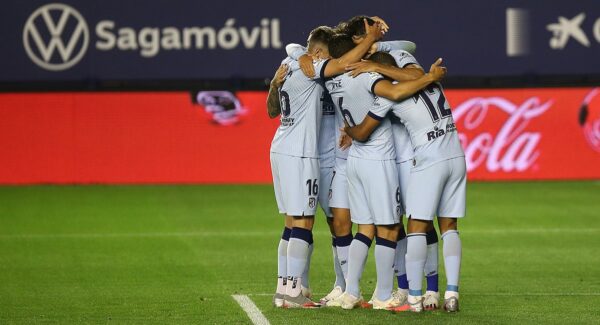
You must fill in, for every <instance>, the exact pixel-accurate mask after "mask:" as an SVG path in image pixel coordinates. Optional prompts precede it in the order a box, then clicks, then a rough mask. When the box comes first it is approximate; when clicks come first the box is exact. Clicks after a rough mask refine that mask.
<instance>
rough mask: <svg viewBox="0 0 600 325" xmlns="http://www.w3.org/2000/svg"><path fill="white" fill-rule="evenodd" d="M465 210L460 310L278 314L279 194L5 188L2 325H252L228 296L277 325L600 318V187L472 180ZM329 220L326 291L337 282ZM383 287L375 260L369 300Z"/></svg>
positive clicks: (225, 189) (252, 189)
mask: <svg viewBox="0 0 600 325" xmlns="http://www.w3.org/2000/svg"><path fill="white" fill-rule="evenodd" d="M467 206H468V217H467V218H466V219H464V220H461V221H460V222H459V229H460V233H461V238H462V243H463V264H462V274H461V311H460V312H459V313H457V314H447V313H444V312H442V311H437V312H424V313H422V314H411V313H403V314H392V313H390V312H385V311H374V310H352V311H343V310H340V309H325V308H322V309H318V310H282V309H275V308H273V307H271V296H270V294H271V293H272V292H273V291H274V289H275V284H276V283H275V282H276V252H277V243H278V240H279V236H280V233H281V229H282V222H283V220H282V218H281V217H279V216H278V215H277V212H276V207H275V201H274V197H273V190H272V188H271V186H268V185H264V186H260V185H257V186H32V187H0V323H1V324H13V323H14V324H17V323H28V324H29V323H60V324H70V323H93V324H97V323H103V324H106V323H120V324H123V323H127V324H129V323H140V324H148V323H160V324H164V323H174V324H189V323H201V324H250V323H251V322H250V319H249V318H248V316H247V315H246V313H245V312H244V311H243V310H242V309H241V308H240V306H239V305H238V304H237V303H236V302H235V301H234V300H233V299H232V297H231V295H232V294H246V295H249V297H250V298H251V299H252V300H253V301H254V303H255V304H256V305H257V306H258V308H259V309H260V310H261V311H262V313H263V314H264V315H265V317H266V318H267V319H268V320H269V321H270V322H271V323H272V324H384V323H391V322H404V321H409V322H410V323H415V324H417V323H419V324H420V323H461V324H480V323H499V324H500V323H504V324H506V323H528V324H532V323H534V324H535V323H537V324H547V323H556V324H565V323H600V182H597V181H596V182H518V183H471V184H469V188H468V202H467ZM323 218H324V217H323V215H322V214H321V213H320V212H319V215H318V221H317V223H316V226H315V251H314V255H313V263H312V270H311V279H310V281H311V287H312V289H313V291H314V292H316V293H318V294H324V293H326V292H328V291H329V290H330V289H331V286H332V284H333V270H332V261H331V246H330V238H329V235H328V231H327V227H326V224H325V221H324V219H323ZM440 246H441V245H440ZM440 256H441V254H440ZM374 285H375V267H374V258H373V256H372V254H371V255H370V256H369V260H368V264H367V268H366V270H365V273H364V276H363V280H362V283H361V286H362V290H363V293H364V294H365V296H366V297H370V295H371V293H372V290H373V288H374ZM444 287H445V278H444V271H443V262H441V263H440V288H444Z"/></svg>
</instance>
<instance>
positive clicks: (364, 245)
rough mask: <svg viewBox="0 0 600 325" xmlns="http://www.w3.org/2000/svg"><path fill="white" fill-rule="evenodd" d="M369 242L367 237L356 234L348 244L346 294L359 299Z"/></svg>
mask: <svg viewBox="0 0 600 325" xmlns="http://www.w3.org/2000/svg"><path fill="white" fill-rule="evenodd" d="M371 242H372V241H371V239H369V237H367V236H365V235H363V234H361V233H357V234H356V236H354V240H352V244H350V249H349V256H348V278H347V279H346V292H347V293H349V294H351V295H353V296H355V297H360V278H361V277H362V273H363V270H364V269H365V263H366V262H367V255H368V254H369V247H371Z"/></svg>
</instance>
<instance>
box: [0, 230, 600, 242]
mask: <svg viewBox="0 0 600 325" xmlns="http://www.w3.org/2000/svg"><path fill="white" fill-rule="evenodd" d="M459 231H460V230H459ZM460 232H461V235H466V236H471V235H479V234H482V235H510V234H555V233H561V234H586V233H587V234H589V233H598V232H600V228H525V229H519V228H504V229H479V230H477V229H469V230H466V231H465V230H462V231H460ZM280 234H281V232H279V231H196V232H150V233H71V234H0V240H3V239H5V240H8V239H60V238H66V239H69V238H75V239H79V238H81V239H88V238H168V237H266V236H274V237H277V236H279V235H280ZM313 234H314V235H316V236H324V235H329V232H328V231H314V232H313Z"/></svg>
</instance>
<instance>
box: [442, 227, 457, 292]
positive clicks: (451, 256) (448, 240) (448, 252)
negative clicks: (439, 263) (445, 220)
mask: <svg viewBox="0 0 600 325" xmlns="http://www.w3.org/2000/svg"><path fill="white" fill-rule="evenodd" d="M442 240H443V241H444V268H445V270H446V284H447V287H446V292H448V291H453V292H458V278H459V276H460V259H461V255H462V245H461V242H460V237H458V231H456V230H448V231H446V232H445V233H443V234H442Z"/></svg>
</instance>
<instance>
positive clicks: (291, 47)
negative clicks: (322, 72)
mask: <svg viewBox="0 0 600 325" xmlns="http://www.w3.org/2000/svg"><path fill="white" fill-rule="evenodd" d="M285 52H286V53H287V55H288V56H289V57H290V58H292V59H293V60H296V61H298V65H299V66H300V70H302V73H304V75H305V76H307V77H309V78H313V77H314V76H315V66H314V65H313V57H312V56H310V55H308V53H307V52H308V51H307V50H306V48H305V47H304V46H302V45H300V44H295V43H290V44H288V45H286V46H285Z"/></svg>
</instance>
